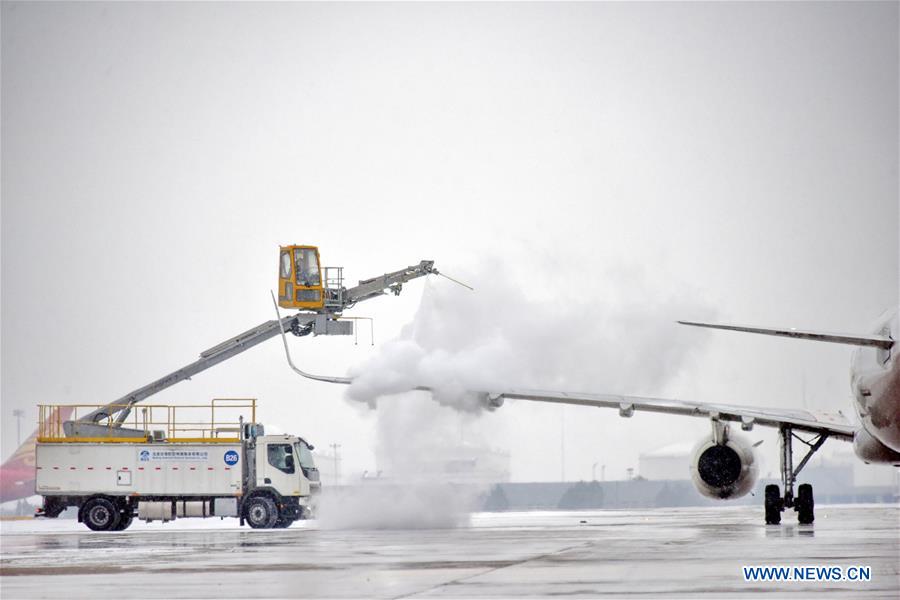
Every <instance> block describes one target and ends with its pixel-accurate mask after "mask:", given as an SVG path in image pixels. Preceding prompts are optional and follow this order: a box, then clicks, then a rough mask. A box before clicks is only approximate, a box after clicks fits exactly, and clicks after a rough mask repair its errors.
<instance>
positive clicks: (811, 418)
mask: <svg viewBox="0 0 900 600" xmlns="http://www.w3.org/2000/svg"><path fill="white" fill-rule="evenodd" d="M506 398H509V399H512V400H530V401H536V402H553V403H557V404H577V405H581V406H596V407H598V408H613V409H617V410H618V411H619V414H620V415H621V416H623V417H630V416H632V415H633V414H634V412H635V411H640V412H656V413H664V414H672V415H684V416H693V417H706V418H717V419H719V420H722V421H737V422H740V423H741V425H742V427H744V428H745V429H749V428H751V427H752V426H753V425H763V426H767V427H780V426H782V425H790V426H791V427H792V428H793V429H795V430H798V431H806V432H809V433H827V434H828V435H829V436H830V437H834V438H838V439H843V440H846V441H852V440H853V434H854V432H855V431H856V430H857V429H858V427H857V426H856V425H854V424H852V423H850V422H849V421H848V420H847V419H846V418H845V417H844V415H843V414H841V413H836V414H834V413H824V412H813V411H807V410H786V409H782V408H759V407H755V406H738V405H733V404H717V403H707V402H690V401H685V400H674V399H667V398H647V397H642V396H620V395H615V394H590V393H577V392H558V391H544V390H506V391H500V392H492V393H488V394H487V402H488V404H489V405H490V406H494V407H498V406H500V404H502V400H503V399H506Z"/></svg>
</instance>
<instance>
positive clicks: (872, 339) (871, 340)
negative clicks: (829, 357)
mask: <svg viewBox="0 0 900 600" xmlns="http://www.w3.org/2000/svg"><path fill="white" fill-rule="evenodd" d="M678 322H679V323H681V324H682V325H691V326H693V327H706V328H709V329H725V330H727V331H743V332H745V333H761V334H763V335H775V336H780V337H790V338H797V339H802V340H813V341H816V342H833V343H835V344H850V345H851V346H875V347H876V348H881V349H883V350H889V349H890V348H891V346H893V345H894V340H893V339H891V338H890V337H888V336H885V335H859V334H853V333H828V332H825V331H800V330H798V329H783V328H781V329H779V328H775V327H748V326H746V325H725V324H720V323H700V322H698V321H678Z"/></svg>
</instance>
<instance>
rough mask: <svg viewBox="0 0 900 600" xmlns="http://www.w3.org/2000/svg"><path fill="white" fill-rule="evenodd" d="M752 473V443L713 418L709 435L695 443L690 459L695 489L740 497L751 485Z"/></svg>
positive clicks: (754, 472)
mask: <svg viewBox="0 0 900 600" xmlns="http://www.w3.org/2000/svg"><path fill="white" fill-rule="evenodd" d="M756 477H757V463H756V457H755V456H754V452H753V446H752V445H751V444H750V442H748V441H747V440H746V439H745V438H744V437H742V436H739V435H736V434H732V433H731V432H730V428H729V427H728V425H726V424H725V423H721V422H718V421H714V422H713V435H712V437H710V438H706V439H703V440H701V441H700V443H698V444H697V446H696V447H695V449H694V456H693V458H692V460H691V478H692V479H693V480H694V485H695V486H696V487H697V490H698V491H699V492H700V493H701V494H703V495H704V496H707V497H709V498H717V499H721V500H724V499H726V498H740V497H741V496H744V495H746V494H747V493H748V492H750V490H752V489H753V485H754V484H755V483H756Z"/></svg>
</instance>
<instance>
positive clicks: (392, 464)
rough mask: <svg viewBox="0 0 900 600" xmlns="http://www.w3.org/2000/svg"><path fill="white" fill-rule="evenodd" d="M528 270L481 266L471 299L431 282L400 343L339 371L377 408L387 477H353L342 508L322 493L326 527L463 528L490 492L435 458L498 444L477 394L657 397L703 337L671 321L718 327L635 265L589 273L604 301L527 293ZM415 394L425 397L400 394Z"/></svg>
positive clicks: (497, 263)
mask: <svg viewBox="0 0 900 600" xmlns="http://www.w3.org/2000/svg"><path fill="white" fill-rule="evenodd" d="M535 274H536V271H531V272H528V271H527V270H526V271H524V272H523V271H522V269H516V268H515V267H513V266H511V265H504V263H503V262H502V261H501V260H499V259H498V258H489V259H485V260H484V261H483V262H482V264H481V266H480V268H479V270H477V271H475V270H473V271H470V272H468V273H465V280H466V281H469V282H472V283H474V285H475V290H474V291H470V290H467V289H464V288H462V287H459V286H454V285H448V284H446V283H445V282H443V281H430V282H429V283H427V284H426V288H425V292H424V294H423V295H422V301H421V304H420V306H419V308H418V310H417V311H416V313H415V315H414V316H413V318H412V320H411V321H410V322H409V323H408V324H406V325H405V326H404V327H403V328H402V329H401V332H400V335H399V336H398V337H397V338H395V339H393V340H391V341H389V342H386V343H384V344H382V345H381V346H379V348H378V349H377V351H376V353H375V354H374V356H372V357H371V358H369V359H368V360H366V361H365V362H363V363H361V364H358V365H355V366H353V367H352V368H351V369H350V370H349V375H350V376H351V377H352V378H353V382H352V384H351V385H350V386H349V388H348V389H347V393H346V397H347V398H348V400H349V401H350V402H351V403H359V404H362V405H365V406H367V407H368V408H369V409H371V410H373V411H375V429H376V443H377V448H376V456H377V457H378V468H379V471H381V473H382V474H383V475H384V477H383V480H382V478H381V477H379V482H378V483H371V484H369V485H368V487H367V486H366V485H365V483H366V481H365V479H364V480H363V484H364V485H363V486H362V489H360V490H359V491H358V492H355V493H356V495H355V496H354V497H352V498H351V497H347V496H342V497H339V498H334V497H332V501H333V503H332V504H331V505H328V504H325V505H323V511H322V515H323V523H324V524H325V525H326V526H328V527H377V528H381V527H411V528H419V527H428V526H443V527H452V526H456V525H459V524H462V523H465V522H466V519H467V514H468V512H469V511H470V510H472V508H473V507H475V506H477V501H478V498H479V497H480V496H481V495H482V494H484V493H486V491H487V484H486V482H485V485H483V486H481V487H478V486H469V487H466V488H464V489H462V488H459V487H458V486H454V485H453V484H454V483H458V481H455V480H454V479H453V474H447V473H444V472H443V471H444V463H443V462H442V461H443V460H445V459H446V458H447V457H448V456H450V455H452V448H454V447H455V446H457V445H459V444H463V443H473V442H474V443H478V444H483V445H492V444H496V443H497V442H498V441H500V440H502V436H500V435H497V434H498V433H499V432H497V431H496V430H495V431H494V432H493V435H486V434H485V431H484V429H483V428H480V427H479V426H478V425H479V423H478V422H479V420H480V418H481V417H482V415H483V413H484V412H485V411H486V407H485V406H484V405H483V404H482V400H481V399H480V397H479V395H478V394H476V393H475V392H502V391H504V390H509V389H522V388H539V389H546V390H554V391H558V390H564V391H590V392H598V393H622V394H654V393H655V394H661V393H662V392H663V391H664V390H665V389H666V387H667V385H668V384H670V383H671V382H672V381H674V380H675V379H676V378H677V377H678V376H679V375H680V374H681V373H682V370H683V368H684V366H685V365H686V364H688V363H689V362H690V361H691V360H692V359H693V357H694V356H695V355H697V354H698V353H699V352H701V351H702V349H703V341H704V340H705V339H706V334H705V333H700V334H699V335H694V336H691V335H683V332H681V331H679V329H678V326H677V325H676V324H675V321H676V320H677V319H678V318H684V315H694V316H697V317H699V318H703V319H713V318H714V317H715V311H714V310H713V308H712V307H711V306H709V305H708V304H706V303H705V302H703V301H702V300H700V299H699V298H698V296H697V295H696V294H692V293H691V292H690V291H689V290H688V289H687V288H686V287H684V286H678V287H672V288H669V289H668V290H666V291H662V290H660V289H657V288H656V287H654V285H653V284H652V283H651V281H650V279H649V278H648V277H647V276H646V273H645V271H644V270H643V269H642V268H640V267H639V266H636V265H615V266H611V267H609V268H607V269H606V270H605V271H604V272H601V273H598V274H597V277H596V279H597V281H599V282H602V285H601V286H600V287H602V289H603V292H602V293H600V294H598V295H594V294H591V295H590V296H587V295H584V296H579V295H575V294H571V293H570V292H571V290H569V289H567V288H565V287H562V288H560V287H555V286H554V287H553V288H548V289H549V290H553V291H549V292H548V289H545V288H541V287H538V286H535V284H534V282H535ZM550 278H551V279H552V277H550ZM547 279H548V276H547V275H546V274H545V276H544V280H547ZM419 386H425V387H429V388H431V389H432V392H430V393H429V392H421V391H413V392H410V390H412V389H413V388H415V387H419ZM509 404H510V405H508V406H505V407H503V408H501V409H500V410H499V411H497V414H498V416H499V418H500V419H511V420H513V421H515V420H516V415H517V413H518V411H517V408H518V407H517V406H516V404H518V403H517V402H515V401H513V402H510V403H509ZM606 416H607V417H609V418H610V419H611V418H613V417H614V415H613V414H612V413H610V414H609V415H606ZM517 435H519V436H526V437H527V436H529V431H527V430H523V429H519V430H518V431H517ZM464 438H465V442H464ZM501 443H502V442H501ZM448 449H449V452H448Z"/></svg>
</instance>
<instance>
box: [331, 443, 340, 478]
mask: <svg viewBox="0 0 900 600" xmlns="http://www.w3.org/2000/svg"><path fill="white" fill-rule="evenodd" d="M329 448H331V458H332V460H333V461H334V485H338V484H339V483H340V482H341V472H340V469H341V461H340V458H338V450H340V448H341V445H340V444H329Z"/></svg>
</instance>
